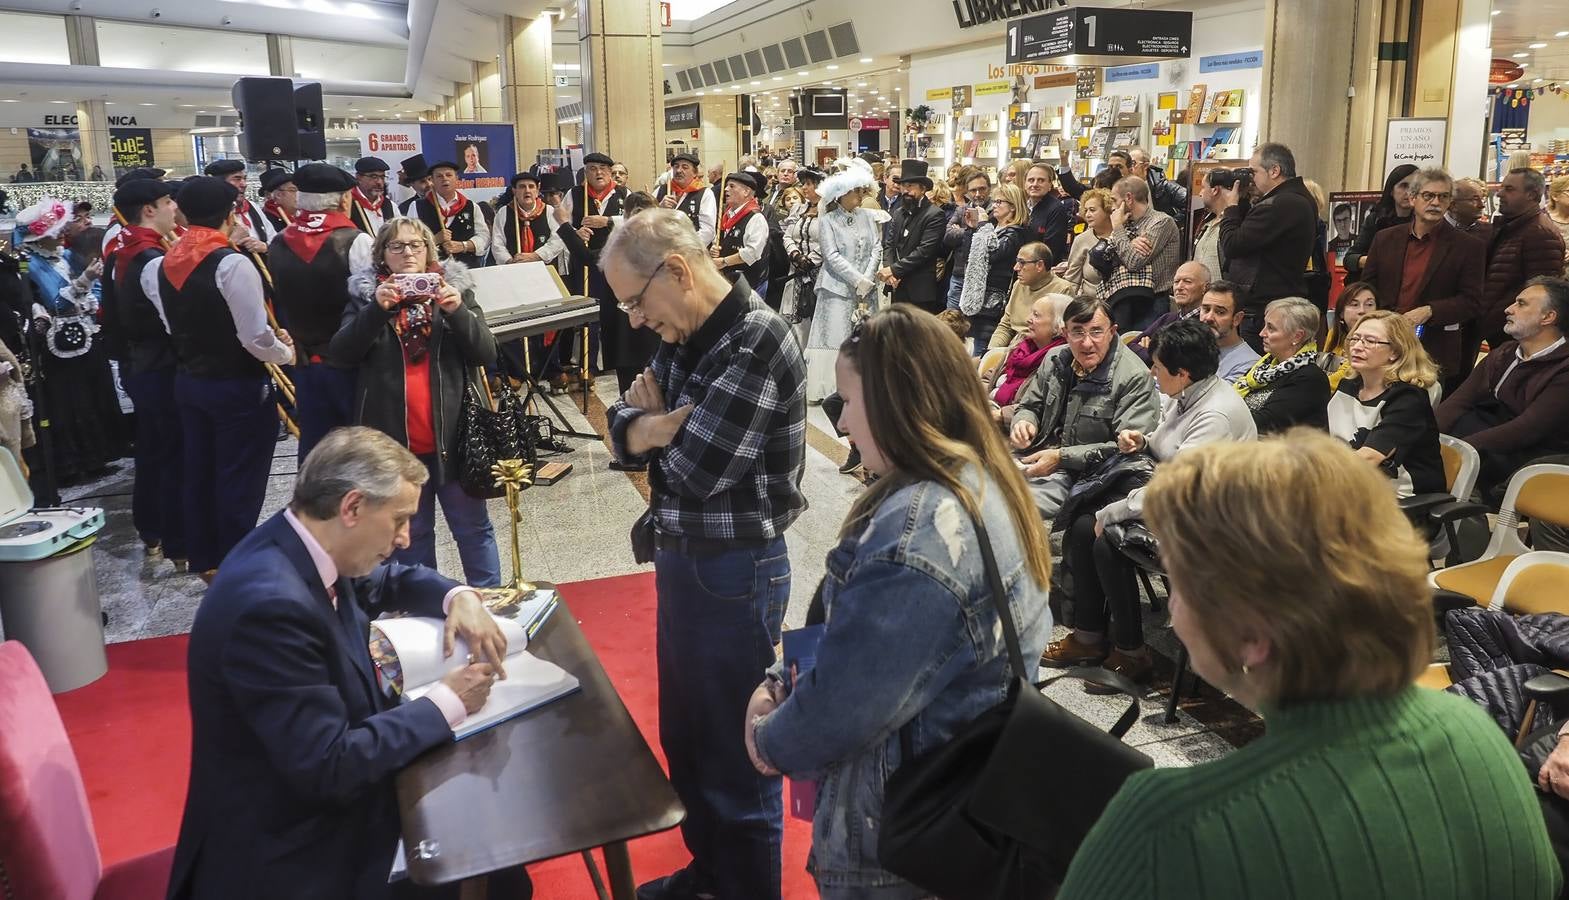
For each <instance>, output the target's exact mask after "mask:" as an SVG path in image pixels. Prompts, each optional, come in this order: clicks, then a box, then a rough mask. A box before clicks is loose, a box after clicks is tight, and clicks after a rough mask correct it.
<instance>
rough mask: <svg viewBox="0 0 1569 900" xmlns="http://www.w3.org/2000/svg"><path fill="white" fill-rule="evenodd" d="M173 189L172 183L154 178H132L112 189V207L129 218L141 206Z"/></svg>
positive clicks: (132, 216)
mask: <svg viewBox="0 0 1569 900" xmlns="http://www.w3.org/2000/svg"><path fill="white" fill-rule="evenodd" d="M173 191H174V186H173V185H171V184H169V183H167V182H164V181H159V180H158V179H156V178H133V179H131V180H130V181H127V182H126V183H124V184H122V185H120V186H119V187H117V188H115V189H114V208H115V209H118V210H119V211H120V214H121V215H123V216H125V218H126V219H127V220H131V219H134V218H136V213H137V212H138V211H139V210H140V209H141V208H142V207H143V206H146V205H147V204H149V203H156V202H158V198H160V197H167V196H168V195H169V194H171V193H173ZM131 224H133V225H134V224H136V223H135V222H134V221H133V222H131Z"/></svg>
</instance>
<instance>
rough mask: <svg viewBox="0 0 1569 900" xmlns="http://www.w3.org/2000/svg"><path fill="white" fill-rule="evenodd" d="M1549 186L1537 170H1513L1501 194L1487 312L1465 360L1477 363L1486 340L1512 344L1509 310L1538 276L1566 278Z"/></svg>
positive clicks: (1491, 253)
mask: <svg viewBox="0 0 1569 900" xmlns="http://www.w3.org/2000/svg"><path fill="white" fill-rule="evenodd" d="M1546 195H1547V182H1546V180H1545V179H1544V178H1543V177H1542V173H1541V172H1538V171H1536V170H1535V169H1513V170H1511V171H1510V172H1509V174H1508V175H1507V176H1505V178H1504V182H1503V184H1502V185H1501V186H1500V187H1499V189H1498V212H1499V214H1498V218H1497V219H1495V220H1494V221H1493V238H1492V241H1491V242H1490V243H1489V244H1488V248H1487V277H1486V280H1485V282H1484V284H1483V286H1482V310H1481V315H1480V316H1479V317H1478V318H1477V322H1476V326H1475V328H1474V330H1472V331H1470V332H1469V333H1468V334H1467V335H1466V340H1465V342H1464V344H1465V346H1464V348H1463V356H1464V360H1465V361H1466V362H1467V363H1470V362H1472V361H1474V360H1475V359H1476V353H1477V350H1478V349H1479V348H1480V347H1481V344H1482V339H1483V338H1486V339H1487V343H1488V346H1490V347H1497V346H1498V345H1500V344H1502V343H1504V342H1506V341H1508V340H1509V336H1508V335H1507V334H1505V333H1504V310H1505V308H1507V307H1508V306H1509V304H1510V303H1512V302H1513V301H1514V299H1515V295H1516V294H1519V293H1520V288H1522V287H1523V286H1524V285H1525V283H1526V282H1527V281H1529V280H1530V279H1532V278H1535V277H1536V276H1538V275H1552V276H1558V275H1562V274H1563V271H1564V239H1563V235H1562V234H1560V233H1559V232H1558V227H1557V226H1556V225H1554V224H1553V221H1552V219H1549V218H1548V217H1547V213H1546V212H1545V211H1544V210H1543V209H1542V198H1543V197H1545V196H1546Z"/></svg>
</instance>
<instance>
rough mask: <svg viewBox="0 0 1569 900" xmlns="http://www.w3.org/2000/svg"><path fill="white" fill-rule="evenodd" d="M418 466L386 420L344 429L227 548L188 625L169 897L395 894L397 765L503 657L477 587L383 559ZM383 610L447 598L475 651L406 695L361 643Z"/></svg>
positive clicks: (395, 539) (487, 682)
mask: <svg viewBox="0 0 1569 900" xmlns="http://www.w3.org/2000/svg"><path fill="white" fill-rule="evenodd" d="M426 477H427V473H426V469H425V465H424V463H421V462H420V461H419V460H418V459H417V458H415V456H414V455H413V454H412V453H410V452H409V451H408V450H407V449H405V448H404V447H403V446H402V445H400V444H398V443H397V442H396V441H394V440H392V439H391V438H389V437H387V436H386V435H384V434H382V433H381V432H379V431H375V430H373V429H370V428H342V429H338V430H337V431H334V432H332V433H331V434H329V435H327V437H325V438H324V439H322V441H321V442H320V443H319V444H317V445H316V449H315V450H314V451H312V452H311V455H310V456H308V457H306V458H305V461H304V463H303V464H302V465H301V467H300V474H299V479H298V481H297V482H296V483H295V486H294V497H293V500H292V502H291V503H290V505H289V508H288V509H287V510H285V511H284V512H281V513H279V514H277V515H275V516H273V517H272V518H271V519H268V520H267V521H266V522H264V523H262V524H261V525H260V526H258V527H257V528H256V530H255V531H253V532H251V534H250V535H249V536H247V537H246V538H245V539H244V540H243V541H241V542H240V543H239V545H238V546H236V547H235V548H234V550H233V552H232V553H230V554H229V556H228V558H227V559H225V560H224V564H223V570H222V573H221V574H220V575H219V576H218V577H217V578H216V579H214V581H213V583H212V587H211V588H209V589H208V591H207V595H206V596H205V597H204V598H203V599H202V604H201V607H200V608H199V609H198V610H197V613H196V622H195V625H194V627H193V628H192V629H191V643H190V656H189V675H188V678H189V685H190V698H191V726H192V729H191V730H192V741H191V744H192V752H191V781H190V790H189V793H188V794H187V797H186V802H185V816H184V820H183V822H182V823H181V825H180V839H179V843H178V845H177V846H176V848H175V857H174V870H173V873H172V876H171V878H170V882H169V883H170V888H169V897H170V898H171V900H185V898H189V900H204V898H223V900H242V898H255V900H274V898H279V897H288V898H291V900H343V898H350V897H352V898H356V900H365V898H381V897H386V896H388V895H389V892H390V889H389V887H388V884H387V876H388V873H389V871H390V869H391V866H392V859H393V852H394V850H395V848H396V846H397V842H398V831H399V826H398V812H397V804H396V800H395V797H394V795H393V787H392V776H393V775H394V774H395V773H396V772H397V771H398V770H399V769H402V768H403V767H404V766H407V765H408V764H409V763H411V762H413V761H414V759H415V758H416V757H418V756H419V755H420V754H422V753H424V752H425V751H427V750H429V749H431V748H433V747H438V746H441V745H444V744H447V743H449V742H451V740H452V733H453V732H452V729H453V728H454V727H455V726H456V725H457V724H458V723H460V722H462V720H463V719H464V717H466V716H467V715H468V714H470V713H473V712H475V711H476V710H478V709H479V708H480V707H481V706H483V705H484V703H485V700H486V698H487V697H488V696H489V693H490V686H491V683H492V682H493V681H494V679H495V678H496V677H497V673H498V672H500V666H499V663H500V661H501V660H502V659H503V658H504V657H505V655H506V638H505V637H503V636H502V634H501V631H500V630H499V629H498V628H497V627H496V625H495V622H494V620H493V619H491V617H490V616H489V614H488V613H486V611H485V608H484V606H483V605H482V604H481V602H480V599H479V597H478V596H477V595H476V594H475V593H474V592H473V591H471V590H469V589H468V588H466V587H464V586H462V585H459V584H457V583H456V582H454V581H452V580H451V579H449V578H444V577H442V576H441V575H439V574H437V573H436V572H435V571H433V570H431V569H426V568H422V567H417V566H416V567H408V566H402V565H397V564H387V563H386V562H385V560H386V559H387V557H388V556H390V555H391V554H392V552H393V550H394V549H395V548H398V547H404V546H407V544H408V523H409V519H410V518H411V517H412V516H413V515H414V512H415V508H416V507H417V505H418V502H419V493H420V485H421V483H422V482H424V480H425V478H426ZM391 609H396V610H402V611H405V612H409V613H413V614H416V615H424V616H440V615H442V613H443V610H445V611H446V619H447V627H446V652H447V653H448V654H449V655H450V654H451V652H452V650H453V647H454V639H456V638H461V639H462V640H463V641H464V643H466V644H467V646H468V647H469V648H471V651H472V654H471V657H470V658H471V660H472V662H471V663H470V664H468V665H462V666H459V667H458V668H456V669H454V670H453V671H452V672H451V673H450V674H448V675H447V676H446V677H445V678H443V679H442V681H441V684H440V685H438V686H437V687H436V689H435V690H433V691H432V692H431V693H430V694H428V695H426V696H425V697H422V698H420V699H419V700H414V701H411V702H400V700H399V696H400V691H399V690H398V688H400V687H401V685H397V684H396V681H395V680H389V679H388V678H387V677H385V676H383V674H382V673H381V671H380V670H379V669H378V668H377V667H376V665H375V663H373V662H372V660H371V656H370V652H369V649H368V641H369V625H370V619H369V618H368V616H374V615H377V614H379V613H381V612H383V611H386V610H391ZM395 678H396V675H394V676H393V679H395ZM509 896H516V895H509Z"/></svg>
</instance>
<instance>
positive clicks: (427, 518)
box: [392, 456, 501, 587]
mask: <svg viewBox="0 0 1569 900" xmlns="http://www.w3.org/2000/svg"><path fill="white" fill-rule="evenodd" d="M420 461H421V462H423V463H425V468H427V469H431V470H433V471H431V477H430V480H429V481H426V482H425V486H424V487H422V488H420V492H419V509H417V510H415V512H414V518H412V519H410V520H409V545H408V546H407V547H405V548H403V549H402V550H399V551H398V552H396V553H394V554H393V555H392V558H393V559H395V560H397V561H398V562H400V563H403V564H404V565H410V566H412V565H422V566H428V567H429V568H432V569H434V568H436V501H437V500H438V499H439V500H441V514H442V515H444V516H446V517H447V528H449V529H451V531H452V539H453V540H454V541H456V542H457V545H458V558H459V559H461V560H462V561H463V580H464V581H465V582H467V583H468V585H469V586H470V587H497V586H499V585H500V584H501V556H500V554H499V553H498V551H497V550H496V530H495V528H493V527H491V524H490V512H489V511H488V510H486V509H485V501H484V500H479V499H476V498H474V497H470V496H469V495H468V494H465V493H463V485H461V484H459V483H458V481H457V480H456V479H453V480H452V481H449V482H447V483H446V484H443V485H441V486H440V487H437V486H436V473H435V471H434V469H435V466H436V463H435V457H433V456H422V457H420Z"/></svg>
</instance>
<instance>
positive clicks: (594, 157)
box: [583, 153, 616, 167]
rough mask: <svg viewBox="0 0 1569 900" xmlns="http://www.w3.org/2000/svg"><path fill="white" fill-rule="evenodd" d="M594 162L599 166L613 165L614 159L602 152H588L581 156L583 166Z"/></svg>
mask: <svg viewBox="0 0 1569 900" xmlns="http://www.w3.org/2000/svg"><path fill="white" fill-rule="evenodd" d="M595 164H597V165H601V166H613V165H615V164H616V161H615V160H613V159H611V158H610V157H609V156H607V155H605V154H603V153H590V154H589V155H587V156H585V157H583V165H584V166H585V167H586V166H589V165H595Z"/></svg>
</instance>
